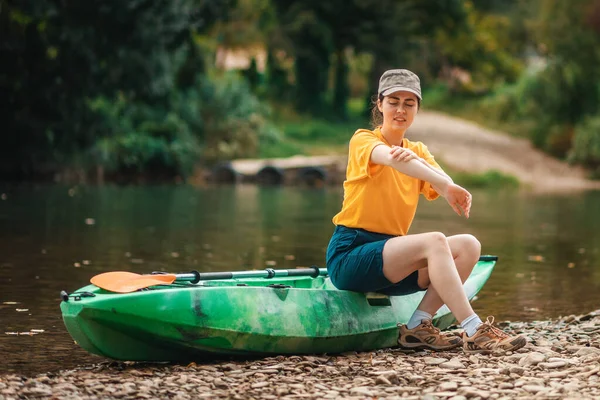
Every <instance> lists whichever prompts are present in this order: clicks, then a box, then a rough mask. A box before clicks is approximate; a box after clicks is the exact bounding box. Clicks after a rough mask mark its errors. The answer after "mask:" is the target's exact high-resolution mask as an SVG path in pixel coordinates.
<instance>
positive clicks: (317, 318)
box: [60, 256, 497, 361]
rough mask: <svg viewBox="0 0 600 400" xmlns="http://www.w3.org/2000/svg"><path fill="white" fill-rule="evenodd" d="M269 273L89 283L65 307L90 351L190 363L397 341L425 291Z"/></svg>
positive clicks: (438, 318) (444, 316)
mask: <svg viewBox="0 0 600 400" xmlns="http://www.w3.org/2000/svg"><path fill="white" fill-rule="evenodd" d="M496 261H497V257H495V256H482V257H481V258H480V260H479V262H478V263H477V265H476V266H475V269H474V270H473V273H472V274H471V276H470V277H469V279H468V280H467V282H466V283H465V291H466V293H467V295H468V297H469V299H473V298H474V297H475V295H476V294H477V292H479V290H480V289H481V288H482V287H483V285H484V284H485V282H486V281H487V280H488V278H489V276H490V274H491V273H492V270H493V268H494V266H495V264H496ZM266 271H267V272H266V274H267V275H266V277H252V276H253V275H252V274H253V273H254V274H261V273H262V274H264V273H265V272H261V271H253V272H250V271H247V273H246V274H244V273H235V272H234V273H229V276H231V277H232V278H231V279H219V277H220V276H222V274H221V275H219V273H212V274H216V276H213V277H212V278H210V279H211V280H200V281H198V282H193V283H192V282H179V281H175V282H173V283H172V284H163V285H154V286H149V287H147V288H143V289H140V290H135V291H133V292H130V293H115V292H113V291H108V290H105V289H101V288H99V287H98V286H95V285H88V286H85V287H83V288H81V289H79V290H77V291H75V292H73V293H70V294H68V293H66V292H63V293H62V297H63V301H62V302H61V304H60V308H61V311H62V315H63V320H64V323H65V325H66V327H67V330H68V331H69V333H70V334H71V336H72V337H73V339H74V340H75V341H76V342H77V343H78V344H79V345H80V346H81V347H83V348H84V349H85V350H87V351H89V352H90V353H94V354H98V355H100V356H104V357H108V358H112V359H116V360H129V361H182V360H192V359H199V358H206V357H213V358H214V357H215V356H217V355H220V354H221V355H226V354H227V355H244V356H263V355H275V354H307V353H341V352H345V351H366V350H373V349H379V348H386V347H393V346H397V338H398V324H402V323H406V322H407V321H408V319H409V318H410V316H411V315H412V313H413V311H414V310H415V309H416V307H417V305H418V303H419V301H420V300H421V298H422V297H423V292H419V293H414V294H410V295H404V296H390V297H388V296H385V295H381V294H376V293H367V294H364V293H356V292H351V291H345V290H338V289H336V288H335V287H334V286H333V285H332V284H331V281H330V280H329V278H328V277H327V276H326V273H327V271H326V270H325V269H320V270H319V269H318V268H316V269H315V270H311V271H314V273H312V272H311V275H312V276H281V275H283V274H282V271H283V272H285V270H280V271H276V270H266ZM293 271H295V270H289V272H290V273H289V275H293ZM196 274H197V273H196ZM208 274H211V273H208ZM132 275H133V274H132ZM198 275H203V274H198ZM205 275H206V274H205ZM244 276H250V277H244ZM200 279H203V278H202V277H200ZM188 280H192V279H188ZM197 280H198V279H194V281H197ZM134 289H135V288H134ZM134 289H132V290H134ZM453 322H454V318H453V317H452V314H450V311H449V310H448V308H446V307H445V306H444V307H442V308H441V309H440V310H439V311H438V312H437V314H436V315H435V320H434V323H435V324H436V325H437V326H438V327H440V328H441V329H444V328H447V327H448V326H449V325H451V324H452V323H453Z"/></svg>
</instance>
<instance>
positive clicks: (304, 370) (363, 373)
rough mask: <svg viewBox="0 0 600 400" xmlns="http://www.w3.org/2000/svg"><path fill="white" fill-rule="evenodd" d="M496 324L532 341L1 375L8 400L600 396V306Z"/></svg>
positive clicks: (2, 394) (1, 393) (108, 364)
mask: <svg viewBox="0 0 600 400" xmlns="http://www.w3.org/2000/svg"><path fill="white" fill-rule="evenodd" d="M498 325H499V326H500V327H502V328H503V329H505V330H507V331H510V332H514V333H522V334H525V335H526V336H527V337H528V341H529V342H528V344H527V345H526V346H525V347H524V348H522V349H520V350H518V351H516V352H514V353H506V354H501V355H468V354H465V353H463V351H462V350H453V351H447V352H431V351H414V350H403V349H400V348H391V349H385V350H377V351H371V352H361V353H355V352H349V353H345V354H334V355H309V356H306V355H305V356H276V357H268V358H262V359H256V360H225V361H218V362H205V363H203V362H191V363H189V364H148V363H134V362H116V361H105V362H101V363H99V364H94V365H91V366H85V367H79V368H76V369H71V370H63V371H59V372H49V373H43V374H38V375H36V376H31V377H27V376H22V375H15V374H3V375H0V399H2V400H4V399H6V400H8V399H17V398H32V399H37V398H49V397H50V398H81V399H96V398H120V399H134V398H135V399H143V398H148V399H150V398H177V399H193V398H231V399H279V398H282V399H340V398H343V399H366V398H369V399H371V398H378V399H398V398H403V399H407V398H408V399H421V398H423V396H427V397H428V398H431V399H435V398H437V399H453V400H462V399H467V398H480V399H488V398H489V399H503V398H505V399H508V398H533V397H535V398H555V399H565V398H573V399H575V398H577V399H581V398H584V399H593V398H600V309H598V310H596V311H593V312H591V313H588V314H584V315H577V316H576V315H570V316H566V317H562V318H559V319H557V320H543V321H533V322H527V323H525V322H500V323H499V324H498Z"/></svg>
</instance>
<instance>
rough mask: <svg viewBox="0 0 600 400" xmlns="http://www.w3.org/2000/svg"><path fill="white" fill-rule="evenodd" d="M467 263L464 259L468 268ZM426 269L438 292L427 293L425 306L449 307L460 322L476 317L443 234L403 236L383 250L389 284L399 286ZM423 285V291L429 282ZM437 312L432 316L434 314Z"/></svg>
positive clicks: (390, 242) (386, 245) (424, 282)
mask: <svg viewBox="0 0 600 400" xmlns="http://www.w3.org/2000/svg"><path fill="white" fill-rule="evenodd" d="M454 241H456V240H453V242H454ZM459 241H460V240H459ZM477 257H479V256H477ZM466 262H467V260H466V257H465V264H466ZM475 262H476V261H475ZM475 262H473V265H474V264H475ZM461 265H462V262H461ZM424 267H427V275H428V280H429V281H430V282H431V286H432V287H433V288H435V291H431V294H428V293H429V292H430V290H431V289H432V288H430V289H429V290H428V291H427V293H426V296H427V299H425V298H424V300H425V301H426V303H425V304H424V305H425V306H427V307H428V308H429V307H433V306H434V305H435V304H436V303H437V302H439V301H441V303H443V304H446V305H447V306H448V308H449V309H450V311H452V313H453V314H454V316H455V317H456V319H457V320H458V321H463V320H465V319H466V318H467V317H469V316H471V315H473V314H474V312H473V308H471V304H470V303H469V300H468V299H467V296H466V294H465V292H464V289H463V286H462V279H461V275H460V274H459V271H458V270H457V266H456V264H455V261H454V257H453V254H452V250H451V247H450V243H449V240H448V238H446V236H445V235H444V234H442V233H440V232H430V233H422V234H417V235H408V236H400V237H396V238H392V239H390V240H388V241H387V242H386V244H385V246H384V248H383V274H384V275H385V277H386V278H387V279H388V280H389V281H390V282H399V281H401V280H402V279H404V278H406V277H407V276H408V275H410V274H411V273H413V272H414V271H416V270H418V269H421V268H424ZM471 269H472V266H471ZM463 273H464V274H466V275H467V276H468V274H469V273H470V271H469V272H468V273H467V272H466V270H465V271H463ZM424 276H425V275H423V277H424ZM420 281H421V282H420V283H421V284H423V286H422V287H425V286H426V285H425V284H426V283H427V282H426V279H424V278H422V277H421V279H420ZM438 299H439V300H438ZM440 306H441V304H440ZM437 308H439V306H438V307H437ZM437 308H435V309H434V310H433V311H432V312H430V314H433V313H435V311H437ZM419 309H421V308H419ZM423 311H427V310H423Z"/></svg>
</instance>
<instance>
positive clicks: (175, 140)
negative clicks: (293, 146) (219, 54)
mask: <svg viewBox="0 0 600 400" xmlns="http://www.w3.org/2000/svg"><path fill="white" fill-rule="evenodd" d="M89 106H90V108H91V109H92V110H93V111H94V112H95V113H96V115H97V116H98V118H99V121H100V122H99V124H98V126H97V128H96V136H97V138H98V139H97V140H96V142H95V144H94V146H93V147H92V148H91V149H90V153H91V155H92V157H91V164H94V165H101V166H103V167H104V169H105V170H106V171H107V172H122V171H132V170H135V171H137V172H139V173H147V172H154V171H157V170H158V171H163V172H165V171H166V172H169V173H170V174H171V175H182V176H186V175H188V174H189V173H190V172H191V171H192V169H193V167H194V165H195V164H197V163H200V162H202V163H204V164H213V163H216V162H219V161H222V160H227V159H231V158H239V157H253V156H256V155H257V154H258V147H259V144H260V143H266V144H274V143H277V142H279V141H280V133H279V131H278V130H277V129H276V128H275V127H274V126H273V125H271V124H269V123H268V122H267V115H268V112H269V110H268V109H267V107H266V106H265V105H264V104H262V103H261V102H260V101H259V100H258V99H257V98H256V97H255V96H254V95H253V94H252V93H251V90H250V88H249V86H248V84H247V83H246V82H245V81H244V80H243V79H241V78H240V77H239V76H236V75H234V74H226V75H223V76H221V77H213V78H208V77H203V79H202V80H199V81H197V82H196V83H195V84H194V85H193V86H192V87H190V88H188V89H186V90H175V89H174V90H173V91H172V93H171V94H170V95H169V98H168V99H167V100H166V102H165V104H164V105H162V104H155V105H149V104H147V103H138V102H135V101H131V99H127V98H126V97H124V96H119V97H118V98H117V99H114V100H112V101H111V100H110V99H107V98H105V97H98V98H96V99H94V100H93V101H90V103H89ZM88 166H91V165H88Z"/></svg>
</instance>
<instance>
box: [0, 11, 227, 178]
mask: <svg viewBox="0 0 600 400" xmlns="http://www.w3.org/2000/svg"><path fill="white" fill-rule="evenodd" d="M227 3H228V1H223V2H219V3H218V4H216V3H215V4H213V3H212V2H204V1H200V0H176V1H167V0H125V1H119V2H115V1H110V2H105V1H99V0H92V1H88V2H55V1H50V0H39V1H38V0H35V1H33V0H25V1H19V2H16V1H12V2H3V3H2V7H1V8H0V26H1V31H2V47H1V53H0V55H1V56H2V60H3V62H2V63H1V64H0V76H1V77H2V79H0V90H1V91H2V93H3V96H0V106H1V107H0V110H1V111H0V112H1V113H2V121H3V123H4V128H5V129H6V131H8V132H10V133H11V135H10V137H9V138H8V140H9V141H8V143H7V145H6V146H2V147H1V148H0V156H2V159H3V160H4V161H3V164H2V166H1V167H2V171H0V172H1V173H3V174H4V175H5V176H7V175H8V176H15V175H17V174H20V175H31V174H34V173H35V170H36V169H39V166H40V165H55V167H56V166H57V165H61V164H64V163H65V162H67V160H75V159H79V157H75V156H76V155H77V154H78V153H79V152H82V151H85V150H86V149H87V148H89V147H90V146H92V145H93V144H94V141H95V140H96V137H95V132H96V129H95V124H96V123H98V116H97V115H96V114H95V113H94V111H93V110H91V109H90V108H89V104H90V102H89V99H95V98H98V97H105V98H113V97H114V96H116V95H117V93H122V94H123V95H124V96H125V98H126V99H132V100H134V101H136V102H145V103H147V104H148V105H150V106H152V107H164V106H165V105H166V99H167V98H168V96H169V93H170V92H171V91H172V90H173V87H174V85H175V77H176V72H177V68H178V67H179V66H180V65H181V62H182V60H181V59H180V58H178V57H177V54H180V53H179V51H180V50H181V49H184V48H186V47H188V48H189V47H190V42H191V33H192V32H194V31H201V30H203V29H206V28H207V25H206V24H207V22H208V21H214V20H217V19H219V18H222V17H223V16H224V15H225V12H226V10H227V6H228V4H227Z"/></svg>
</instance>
